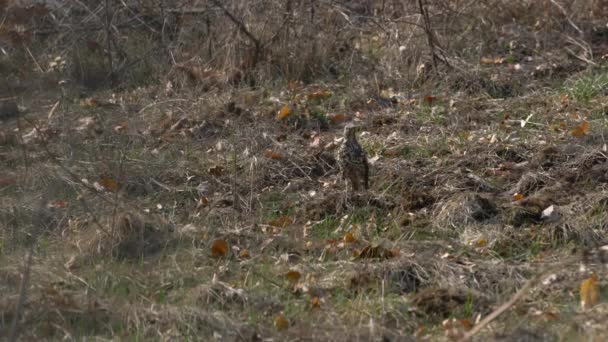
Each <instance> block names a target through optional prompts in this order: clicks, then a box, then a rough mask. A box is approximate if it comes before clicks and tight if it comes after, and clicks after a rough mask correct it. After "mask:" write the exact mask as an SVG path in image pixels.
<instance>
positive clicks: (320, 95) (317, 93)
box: [308, 90, 331, 100]
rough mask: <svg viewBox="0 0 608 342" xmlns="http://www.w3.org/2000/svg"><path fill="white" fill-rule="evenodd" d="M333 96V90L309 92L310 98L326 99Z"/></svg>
mask: <svg viewBox="0 0 608 342" xmlns="http://www.w3.org/2000/svg"><path fill="white" fill-rule="evenodd" d="M330 96H331V92H330V91H329V90H326V91H315V92H312V93H308V99H309V100H313V99H326V98H328V97H330Z"/></svg>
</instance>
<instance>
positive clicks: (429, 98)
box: [423, 95, 437, 105]
mask: <svg viewBox="0 0 608 342" xmlns="http://www.w3.org/2000/svg"><path fill="white" fill-rule="evenodd" d="M435 100H437V98H436V97H435V96H431V95H425V96H424V98H423V102H424V103H425V104H427V105H431V104H433V103H434V102H435Z"/></svg>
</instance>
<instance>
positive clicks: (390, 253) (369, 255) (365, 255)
mask: <svg viewBox="0 0 608 342" xmlns="http://www.w3.org/2000/svg"><path fill="white" fill-rule="evenodd" d="M397 255H399V250H397V249H394V250H390V249H388V248H386V246H384V245H383V244H381V243H379V244H369V245H367V246H365V247H363V249H361V251H360V252H359V253H358V254H357V255H356V259H390V258H392V257H394V256H397Z"/></svg>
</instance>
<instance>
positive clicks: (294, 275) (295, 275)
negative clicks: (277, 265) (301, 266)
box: [285, 270, 302, 283]
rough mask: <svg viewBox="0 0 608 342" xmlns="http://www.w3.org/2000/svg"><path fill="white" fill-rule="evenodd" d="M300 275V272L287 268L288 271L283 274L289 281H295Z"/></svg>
mask: <svg viewBox="0 0 608 342" xmlns="http://www.w3.org/2000/svg"><path fill="white" fill-rule="evenodd" d="M301 277H302V274H301V273H300V272H298V271H294V270H289V272H287V274H285V278H287V280H289V282H290V283H297V282H298V281H299V280H300V278H301Z"/></svg>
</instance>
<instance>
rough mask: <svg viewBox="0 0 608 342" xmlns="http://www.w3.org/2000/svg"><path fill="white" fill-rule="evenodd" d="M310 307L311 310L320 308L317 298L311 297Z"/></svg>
mask: <svg viewBox="0 0 608 342" xmlns="http://www.w3.org/2000/svg"><path fill="white" fill-rule="evenodd" d="M310 306H311V307H312V308H313V309H319V308H320V307H321V301H320V300H319V297H312V298H311V299H310Z"/></svg>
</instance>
